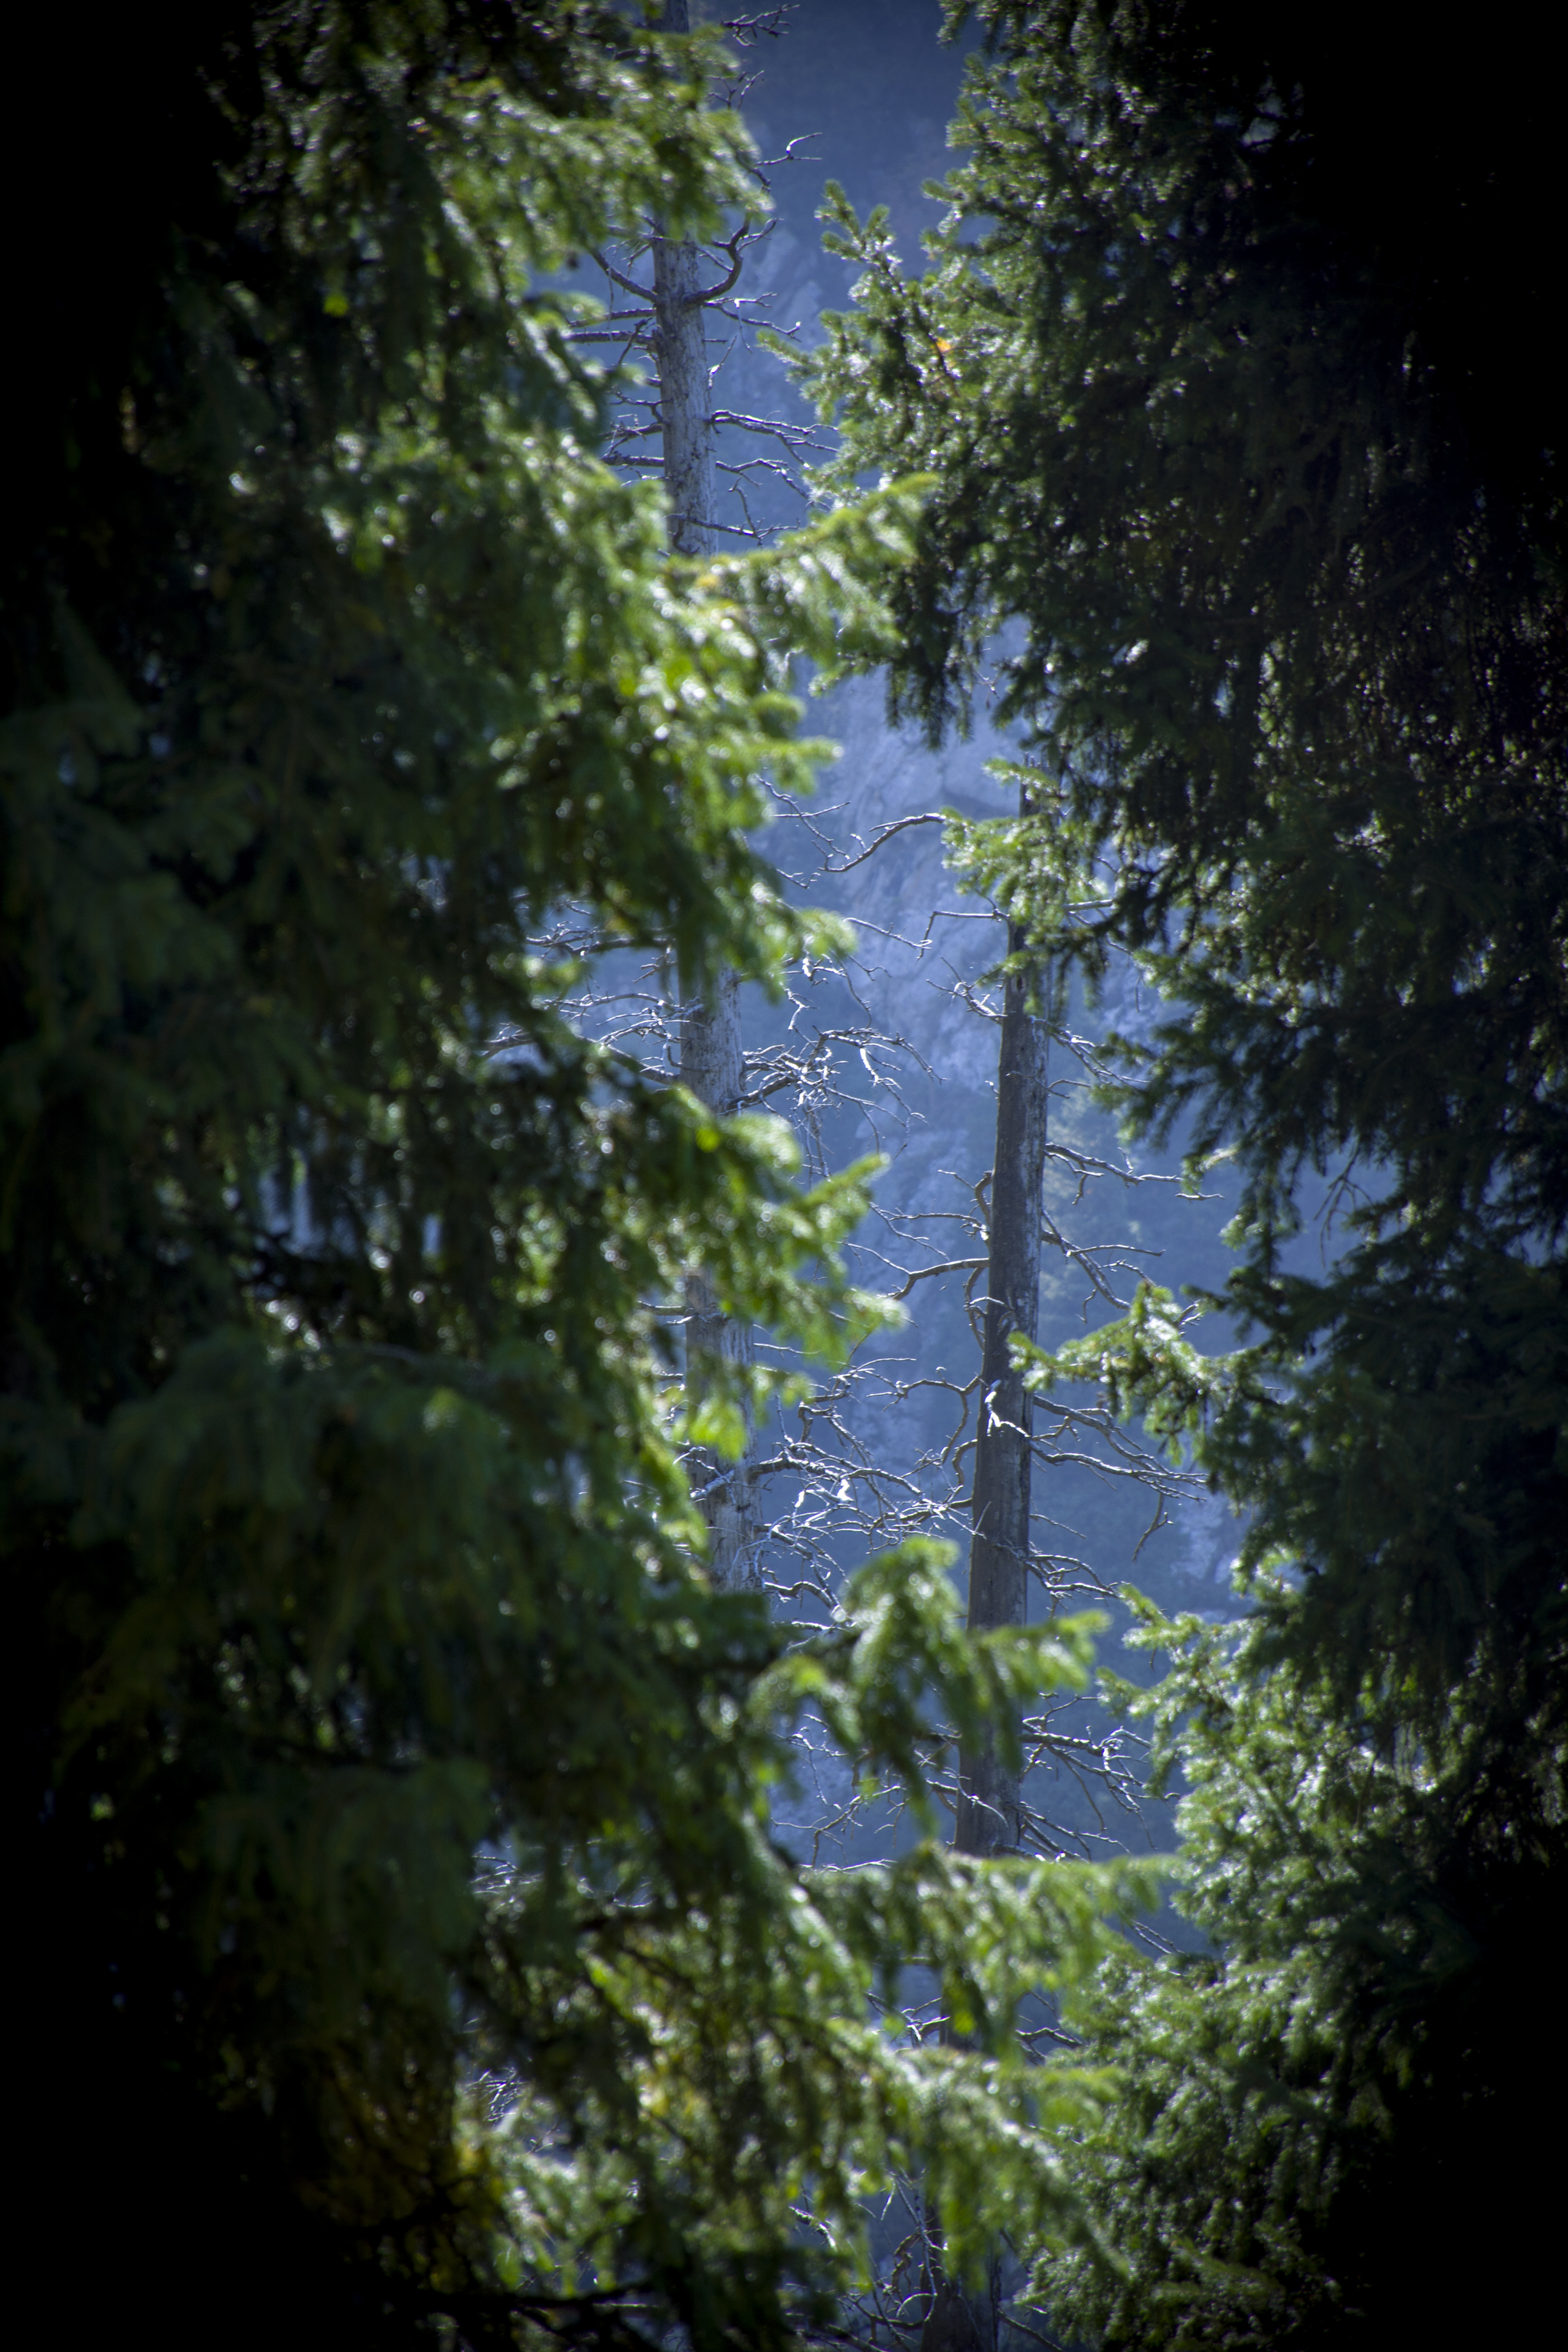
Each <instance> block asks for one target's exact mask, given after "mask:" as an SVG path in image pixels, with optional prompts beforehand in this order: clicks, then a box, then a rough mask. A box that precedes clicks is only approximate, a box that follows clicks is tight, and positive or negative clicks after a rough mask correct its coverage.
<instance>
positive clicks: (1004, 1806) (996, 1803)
mask: <svg viewBox="0 0 1568 2352" xmlns="http://www.w3.org/2000/svg"><path fill="white" fill-rule="evenodd" d="M1027 809H1028V803H1027V799H1025V801H1024V803H1023V811H1024V814H1027ZM1023 945H1024V939H1023V934H1022V933H1021V932H1020V931H1018V930H1016V929H1013V930H1010V931H1009V933H1008V937H1007V948H1008V952H1009V953H1010V954H1012V953H1016V951H1017V950H1018V949H1019V948H1021V947H1022V946H1023ZM1048 1055H1049V1033H1048V1031H1047V1028H1046V1025H1045V1024H1044V1022H1043V1021H1040V1020H1037V1018H1036V1017H1035V1015H1034V1014H1033V1013H1031V1012H1030V1011H1029V983H1028V982H1027V980H1026V979H1017V980H1009V981H1008V982H1007V985H1006V992H1005V997H1004V1000H1003V1011H1002V1043H1001V1048H1000V1051H999V1052H998V1055H997V1057H996V1153H995V1159H994V1163H993V1168H992V1176H991V1228H990V1242H989V1263H988V1265H987V1267H986V1278H985V1327H984V1344H983V1351H982V1355H981V1379H980V1426H979V1439H978V1443H977V1444H976V1447H975V1455H974V1486H973V1534H972V1535H971V1538H970V1544H969V1617H968V1622H969V1628H970V1631H971V1632H972V1633H980V1632H983V1631H986V1630H988V1629H990V1628H991V1627H993V1626H996V1625H1022V1624H1024V1623H1025V1622H1026V1620H1027V1617H1028V1601H1029V1584H1028V1580H1029V1504H1030V1428H1029V1421H1030V1412H1029V1398H1028V1395H1027V1392H1026V1390H1025V1387H1024V1381H1023V1375H1022V1374H1021V1373H1020V1372H1019V1371H1018V1370H1016V1368H1015V1366H1014V1363H1013V1360H1012V1357H1011V1355H1010V1354H1009V1352H1008V1347H1007V1342H1008V1340H1009V1339H1010V1338H1011V1337H1012V1335H1013V1333H1014V1332H1015V1331H1021V1332H1023V1333H1024V1335H1025V1337H1026V1338H1027V1339H1034V1338H1036V1337H1037V1328H1038V1322H1039V1296H1040V1188H1041V1185H1042V1183H1043V1181H1044V1179H1045V1168H1046V1135H1047V1105H1048V1096H1047V1076H1048ZM959 1789H960V1794H959V1801H958V1818H957V1821H956V1822H955V1824H954V1829H953V1841H952V1842H953V1844H954V1846H955V1848H956V1849H957V1851H958V1852H959V1853H973V1854H1000V1853H1016V1851H1017V1849H1018V1843H1019V1839H1020V1835H1021V1830H1022V1811H1023V1801H1022V1790H1021V1789H1020V1786H1019V1775H1018V1774H1017V1773H1016V1771H1015V1770H1013V1769H1012V1768H1011V1767H1010V1766H1009V1765H1007V1764H1006V1763H1005V1761H1004V1759H1002V1757H1001V1756H1000V1755H999V1754H998V1753H997V1750H996V1748H995V1746H994V1743H992V1742H990V1741H986V1742H985V1743H984V1745H983V1746H981V1747H979V1748H964V1749H963V1752H962V1753H961V1755H960V1758H959ZM926 2233H927V2240H928V2245H929V2248H930V2252H929V2255H928V2261H929V2265H930V2271H931V2285H932V2297H931V2309H930V2311H929V2313H928V2314H927V2316H926V2321H925V2325H924V2326H923V2327H922V2329H921V2352H993V2347H994V2345H995V2342H996V2335H997V2325H996V2314H997V2305H998V2299H999V2298H998V2290H999V2286H1000V2278H999V2274H998V2266H997V2263H996V2262H995V2261H994V2260H993V2262H992V2263H991V2266H990V2271H991V2274H990V2278H989V2280H988V2282H987V2285H986V2288H985V2289H984V2290H982V2291H980V2292H977V2293H971V2294H965V2292H964V2291H963V2288H962V2287H961V2286H960V2285H959V2284H958V2282H957V2281H956V2280H955V2279H952V2278H951V2277H949V2276H948V2275H947V2273H946V2272H945V2270H944V2269H943V2266H942V2237H941V2231H940V2228H939V2226H938V2224H937V2221H936V2216H935V2214H934V2213H928V2216H927V2221H926Z"/></svg>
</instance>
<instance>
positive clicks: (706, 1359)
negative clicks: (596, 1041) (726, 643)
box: [653, 0, 761, 1590]
mask: <svg viewBox="0 0 1568 2352" xmlns="http://www.w3.org/2000/svg"><path fill="white" fill-rule="evenodd" d="M661 29H662V30H663V31H665V32H667V33H684V32H686V31H688V30H689V8H688V0H665V9H664V16H663V18H662V20H661ZM701 271H702V256H701V254H700V250H699V248H698V247H696V246H695V245H693V244H691V243H690V241H689V239H686V238H673V237H662V236H656V238H655V239H654V246H653V307H654V348H655V352H656V356H657V360H658V400H659V410H658V413H659V424H660V428H661V439H662V442H663V450H664V488H665V497H666V500H667V502H668V510H669V526H668V528H669V544H670V549H671V551H672V552H673V553H675V554H677V555H706V554H709V553H710V551H711V550H712V547H713V543H714V539H715V536H716V534H715V532H714V530H713V520H712V519H713V427H712V425H711V423H710V417H709V404H708V352H707V337H706V333H705V331H704V306H703V303H702V300H701V292H702V285H701ZM741 1072H742V1044H741V1013H740V1005H739V1002H738V995H737V989H736V983H735V981H734V977H733V975H732V974H728V973H726V974H724V975H722V976H721V978H720V979H719V980H718V981H717V982H716V983H715V985H714V987H713V988H712V989H711V990H710V992H709V993H708V994H707V995H706V996H704V997H700V998H694V999H692V1000H691V1001H690V1002H689V1003H687V1005H686V1006H685V1007H684V1008H683V1016H682V1021H681V1042H680V1075H681V1078H682V1081H683V1083H684V1084H685V1085H686V1086H688V1087H689V1088H690V1089H691V1092H692V1093H693V1094H694V1095H696V1096H697V1097H698V1098H699V1100H700V1101H702V1102H705V1103H706V1104H707V1105H708V1108H710V1110H711V1111H714V1112H716V1113H717V1114H718V1116H719V1117H720V1118H731V1117H733V1115H734V1113H735V1111H736V1109H737V1108H739V1105H740V1099H741V1083H742V1081H741ZM714 1361H727V1362H729V1363H732V1364H735V1365H737V1366H738V1367H740V1368H742V1370H749V1369H750V1367H751V1366H752V1363H753V1362H754V1361H755V1340H754V1338H753V1335H752V1329H751V1327H750V1325H749V1324H742V1323H737V1322H736V1321H735V1320H734V1319H733V1318H731V1317H730V1316H728V1315H724V1314H722V1313H721V1311H720V1309H719V1306H718V1302H717V1300H716V1298H715V1297H714V1295H713V1288H712V1285H711V1284H710V1282H709V1281H708V1280H707V1279H706V1277H705V1276H701V1275H698V1276H694V1277H693V1279H692V1281H691V1282H690V1284H689V1286H688V1292H687V1313H686V1363H687V1397H688V1402H689V1404H690V1405H692V1406H693V1407H695V1405H696V1404H697V1402H699V1398H700V1386H701V1381H702V1368H703V1366H704V1365H705V1364H708V1363H712V1362H714ZM751 1455H752V1448H751V1447H750V1446H748V1448H747V1451H746V1454H743V1455H742V1458H741V1460H740V1461H738V1462H735V1463H732V1464H731V1463H725V1462H722V1461H721V1460H720V1458H719V1456H718V1455H717V1454H714V1453H712V1452H711V1451H710V1449H708V1448H706V1447H704V1448H702V1449H700V1452H699V1454H697V1456H696V1458H695V1459H694V1460H693V1462H692V1465H691V1484H692V1489H693V1491H694V1493H695V1494H696V1495H697V1496H698V1500H699V1507H700V1510H701V1512H702V1516H703V1517H704V1519H705V1520H706V1521H707V1523H708V1528H709V1533H710V1538H711V1547H710V1555H709V1559H710V1570H711V1573H712V1576H713V1579H714V1581H715V1582H716V1583H717V1584H719V1585H721V1586H723V1587H725V1588H727V1589H731V1590H733V1589H735V1588H737V1587H740V1586H742V1585H755V1584H758V1583H760V1582H761V1570H760V1566H759V1557H758V1545H757V1538H758V1519H757V1507H756V1497H755V1493H754V1480H753V1479H752V1475H751V1468H752V1463H751Z"/></svg>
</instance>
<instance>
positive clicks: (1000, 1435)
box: [953, 930, 1049, 1853]
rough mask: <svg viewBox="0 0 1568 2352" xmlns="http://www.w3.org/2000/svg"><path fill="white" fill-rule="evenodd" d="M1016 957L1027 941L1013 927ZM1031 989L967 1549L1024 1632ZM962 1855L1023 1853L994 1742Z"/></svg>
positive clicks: (965, 1810) (981, 1772) (1036, 1121)
mask: <svg viewBox="0 0 1568 2352" xmlns="http://www.w3.org/2000/svg"><path fill="white" fill-rule="evenodd" d="M1007 945H1008V950H1009V951H1010V952H1016V950H1018V949H1019V948H1020V947H1021V946H1022V945H1023V938H1022V934H1021V933H1019V932H1018V931H1016V930H1015V931H1012V932H1010V933H1009V935H1008V940H1007ZM1028 997H1029V984H1028V982H1026V980H1009V981H1008V982H1007V986H1006V993H1005V999H1004V1004H1003V1015H1002V1045H1001V1051H1000V1053H999V1054H998V1055H997V1060H996V1157H995V1161H994V1171H993V1174H992V1178H991V1239H990V1263H989V1265H988V1267H987V1270H986V1277H985V1339H984V1352H983V1354H982V1357H981V1376H980V1392H981V1401H980V1430H979V1441H978V1444H976V1447H975V1454H974V1500H973V1535H972V1537H971V1538H970V1546H969V1626H970V1630H971V1632H973V1633H978V1632H981V1631H983V1630H984V1629H986V1628H988V1627H991V1626H994V1625H1022V1624H1023V1623H1024V1622H1026V1618H1027V1616H1028V1578H1029V1484H1030V1480H1029V1472H1030V1434H1029V1424H1030V1406H1029V1398H1028V1395H1027V1393H1026V1391H1025V1388H1024V1381H1023V1375H1022V1373H1021V1372H1019V1371H1018V1370H1017V1369H1016V1367H1015V1365H1014V1363H1013V1360H1012V1358H1011V1356H1010V1355H1009V1353H1008V1349H1007V1342H1008V1340H1009V1339H1010V1338H1011V1336H1012V1334H1013V1333H1014V1332H1015V1331H1021V1332H1023V1334H1024V1335H1025V1337H1026V1339H1034V1338H1035V1337H1036V1335H1037V1327H1038V1321H1039V1292H1040V1187H1041V1184H1042V1182H1043V1181H1044V1177H1045V1167H1046V1123H1047V1057H1048V1053H1049V1037H1048V1033H1047V1029H1046V1025H1045V1024H1044V1022H1042V1021H1039V1020H1037V1019H1036V1017H1035V1015H1034V1014H1033V1013H1031V1012H1030V1011H1029V1007H1028ZM959 1779H960V1783H961V1787H962V1791H963V1793H962V1795H961V1797H960V1800H959V1806H958V1821H957V1825H956V1829H955V1832H954V1838H953V1843H954V1844H955V1845H956V1847H957V1849H958V1851H959V1853H1016V1850H1017V1846H1018V1839H1019V1823H1020V1816H1019V1801H1020V1800H1019V1787H1018V1776H1017V1774H1016V1772H1015V1771H1013V1770H1011V1769H1008V1768H1007V1767H1005V1765H1004V1763H1003V1761H1002V1759H1001V1758H1000V1757H999V1756H998V1754H997V1752H996V1750H995V1748H994V1745H993V1744H992V1743H990V1742H987V1743H986V1744H985V1745H984V1747H982V1748H976V1749H973V1750H969V1749H966V1750H965V1751H964V1752H963V1755H962V1756H961V1758H960V1759H959Z"/></svg>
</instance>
